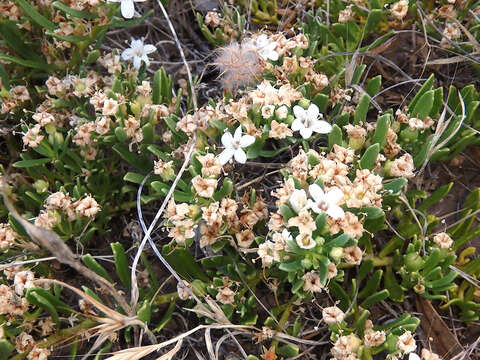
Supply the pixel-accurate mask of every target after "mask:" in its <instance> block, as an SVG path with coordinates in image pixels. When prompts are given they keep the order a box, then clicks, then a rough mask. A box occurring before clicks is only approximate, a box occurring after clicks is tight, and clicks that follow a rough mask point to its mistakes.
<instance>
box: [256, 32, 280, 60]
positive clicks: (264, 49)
mask: <svg viewBox="0 0 480 360" xmlns="http://www.w3.org/2000/svg"><path fill="white" fill-rule="evenodd" d="M253 46H255V48H256V49H257V51H258V54H259V55H260V56H261V57H262V59H263V60H272V61H277V60H278V52H276V51H275V48H276V47H277V42H276V41H271V40H270V39H269V38H268V36H267V35H265V34H262V35H260V36H258V37H257V38H256V39H255V40H254V42H253Z"/></svg>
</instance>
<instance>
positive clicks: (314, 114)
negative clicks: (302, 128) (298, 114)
mask: <svg viewBox="0 0 480 360" xmlns="http://www.w3.org/2000/svg"><path fill="white" fill-rule="evenodd" d="M319 115H320V110H319V109H318V106H317V105H315V104H310V106H309V107H308V109H307V116H308V118H309V119H310V120H316V119H318V116H319Z"/></svg>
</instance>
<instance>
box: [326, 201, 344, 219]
mask: <svg viewBox="0 0 480 360" xmlns="http://www.w3.org/2000/svg"><path fill="white" fill-rule="evenodd" d="M326 213H327V215H328V216H330V217H331V218H332V219H335V220H337V219H342V218H343V217H344V216H345V212H344V211H343V209H342V208H341V207H340V206H337V205H330V206H329V207H328V209H327V211H326Z"/></svg>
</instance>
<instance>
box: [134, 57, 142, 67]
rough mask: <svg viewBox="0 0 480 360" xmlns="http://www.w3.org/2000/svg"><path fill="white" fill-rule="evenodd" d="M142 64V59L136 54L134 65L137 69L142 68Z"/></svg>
mask: <svg viewBox="0 0 480 360" xmlns="http://www.w3.org/2000/svg"><path fill="white" fill-rule="evenodd" d="M141 65H142V59H141V58H140V57H139V56H134V57H133V66H134V67H135V69H140V66H141Z"/></svg>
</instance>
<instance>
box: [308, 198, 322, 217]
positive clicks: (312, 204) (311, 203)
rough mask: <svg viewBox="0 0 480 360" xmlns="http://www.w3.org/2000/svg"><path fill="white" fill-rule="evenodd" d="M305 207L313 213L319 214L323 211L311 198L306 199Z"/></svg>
mask: <svg viewBox="0 0 480 360" xmlns="http://www.w3.org/2000/svg"><path fill="white" fill-rule="evenodd" d="M306 208H307V209H312V211H313V212H314V213H317V214H320V213H322V212H323V211H322V210H321V209H320V208H319V207H318V206H317V203H316V202H314V201H312V199H308V201H307V206H306Z"/></svg>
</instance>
